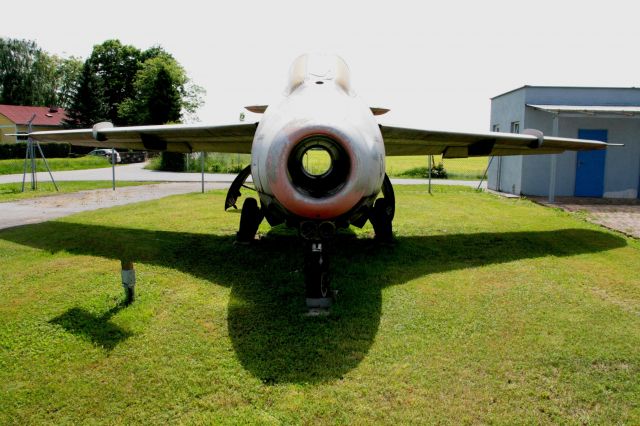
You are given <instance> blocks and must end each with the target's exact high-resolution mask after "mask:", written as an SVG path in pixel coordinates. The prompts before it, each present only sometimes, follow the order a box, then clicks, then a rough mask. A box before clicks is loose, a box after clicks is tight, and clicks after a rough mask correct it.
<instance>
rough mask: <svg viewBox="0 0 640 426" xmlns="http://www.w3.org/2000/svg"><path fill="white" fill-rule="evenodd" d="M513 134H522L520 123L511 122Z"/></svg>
mask: <svg viewBox="0 0 640 426" xmlns="http://www.w3.org/2000/svg"><path fill="white" fill-rule="evenodd" d="M511 133H520V122H519V121H512V122H511Z"/></svg>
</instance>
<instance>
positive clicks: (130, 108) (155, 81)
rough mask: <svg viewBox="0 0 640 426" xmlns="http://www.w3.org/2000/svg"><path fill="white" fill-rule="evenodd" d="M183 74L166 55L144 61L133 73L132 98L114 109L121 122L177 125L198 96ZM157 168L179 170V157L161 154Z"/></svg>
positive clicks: (181, 168) (197, 100) (192, 108)
mask: <svg viewBox="0 0 640 426" xmlns="http://www.w3.org/2000/svg"><path fill="white" fill-rule="evenodd" d="M193 87H194V85H192V84H191V83H190V81H189V79H188V78H187V75H186V72H185V71H184V69H183V68H182V67H181V66H180V64H178V62H177V61H176V60H175V59H173V57H171V56H170V55H167V54H159V55H158V56H155V57H152V58H150V59H147V60H146V61H145V62H144V64H143V65H142V68H141V69H140V71H138V73H137V74H136V79H135V82H134V93H133V96H132V97H130V98H129V99H127V100H125V101H124V102H123V103H122V104H121V105H120V108H119V110H118V112H119V115H120V118H121V120H123V121H127V122H130V123H136V124H165V123H169V122H178V121H180V120H181V119H182V113H183V110H184V111H190V112H193V111H195V108H197V106H199V105H200V104H201V98H200V97H199V94H200V93H201V92H200V91H199V90H198V89H194V88H193ZM161 168H162V169H164V170H183V169H184V158H183V156H182V154H175V153H165V152H163V153H162V161H161Z"/></svg>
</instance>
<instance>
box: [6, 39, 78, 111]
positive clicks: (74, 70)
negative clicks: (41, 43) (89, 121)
mask: <svg viewBox="0 0 640 426" xmlns="http://www.w3.org/2000/svg"><path fill="white" fill-rule="evenodd" d="M81 70H82V62H81V61H80V60H79V59H77V58H73V57H71V58H61V57H59V56H55V55H50V54H48V53H47V52H45V51H43V50H42V49H40V48H39V47H38V46H37V45H36V43H34V42H33V41H27V40H14V39H5V38H0V103H3V104H10V105H35V106H54V105H57V106H62V107H63V108H68V107H69V106H70V105H71V99H72V97H73V95H74V93H75V91H76V90H77V86H78V80H79V78H80V72H81Z"/></svg>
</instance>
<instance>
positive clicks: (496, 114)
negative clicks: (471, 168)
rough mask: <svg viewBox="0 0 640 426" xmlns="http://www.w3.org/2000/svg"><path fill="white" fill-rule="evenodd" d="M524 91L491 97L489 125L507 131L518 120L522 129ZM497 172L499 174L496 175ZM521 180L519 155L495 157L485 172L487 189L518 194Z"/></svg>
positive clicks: (520, 159) (491, 128)
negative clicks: (495, 97)
mask: <svg viewBox="0 0 640 426" xmlns="http://www.w3.org/2000/svg"><path fill="white" fill-rule="evenodd" d="M524 99H525V91H524V90H523V89H521V90H516V91H514V92H512V93H510V94H509V95H506V96H502V97H500V98H497V99H493V100H492V102H491V125H490V130H493V129H494V126H495V125H498V126H499V127H500V132H509V131H510V128H511V123H512V122H514V121H518V122H520V129H523V127H522V124H523V122H524ZM498 173H500V175H499V176H498ZM521 182H522V158H521V156H509V157H496V158H494V160H493V161H492V162H491V166H490V167H489V171H488V172H487V186H488V188H489V189H493V190H496V191H503V192H512V193H514V194H520V190H521Z"/></svg>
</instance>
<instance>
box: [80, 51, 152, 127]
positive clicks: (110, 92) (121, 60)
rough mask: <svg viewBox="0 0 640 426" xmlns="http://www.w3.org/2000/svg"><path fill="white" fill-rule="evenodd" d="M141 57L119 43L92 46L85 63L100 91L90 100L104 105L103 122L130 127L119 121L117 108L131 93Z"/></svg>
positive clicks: (140, 53) (138, 53)
mask: <svg viewBox="0 0 640 426" xmlns="http://www.w3.org/2000/svg"><path fill="white" fill-rule="evenodd" d="M141 56H142V52H140V50H139V49H137V48H135V47H133V46H128V45H123V44H122V43H120V41H119V40H107V41H105V42H104V43H102V44H99V45H96V46H94V47H93V51H92V52H91V56H89V59H87V61H86V62H87V63H88V64H89V66H90V68H91V70H92V72H93V73H94V74H95V77H96V79H97V80H98V81H100V85H99V87H100V90H99V91H96V92H95V93H94V96H96V97H98V98H100V102H101V103H103V104H104V105H107V119H108V120H109V121H111V122H112V123H114V124H116V125H127V124H132V123H128V122H123V121H122V120H121V118H120V116H119V115H118V108H119V106H120V104H121V103H122V102H123V101H124V100H125V99H127V98H128V97H130V96H131V94H132V93H133V91H134V88H133V83H134V79H135V76H136V73H137V72H138V70H139V69H140V67H141V65H142V62H141Z"/></svg>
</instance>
